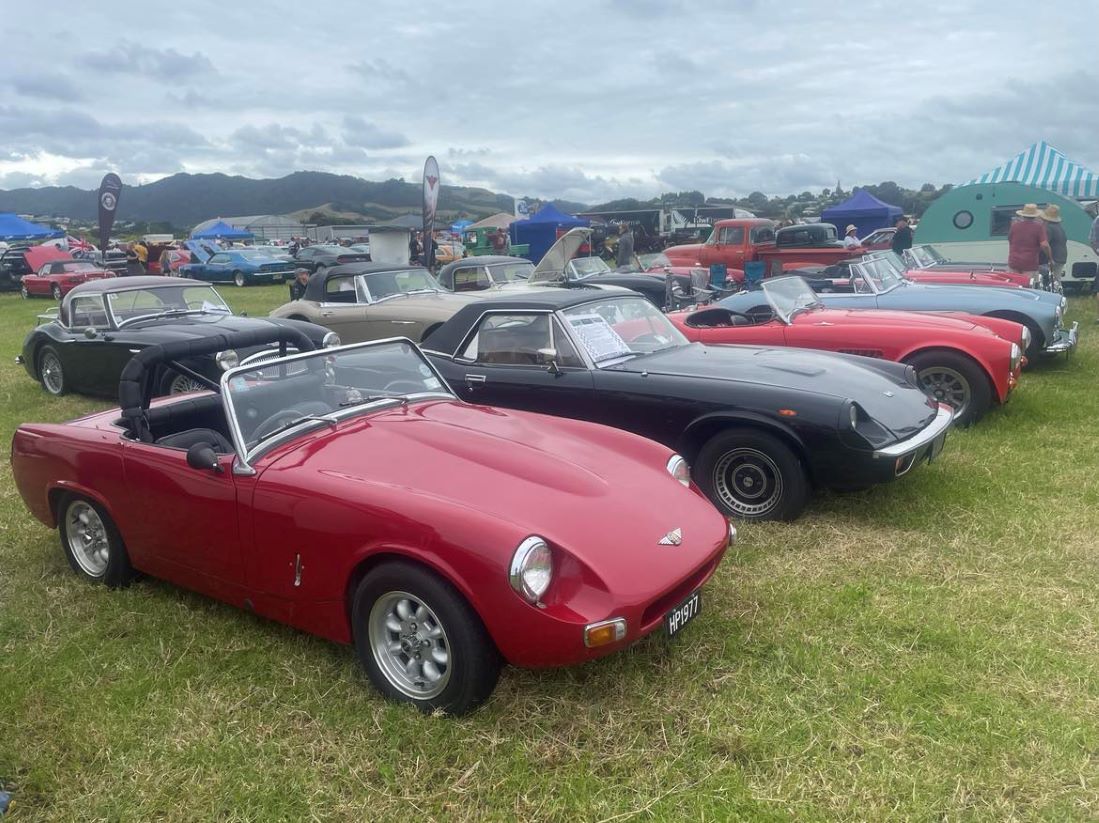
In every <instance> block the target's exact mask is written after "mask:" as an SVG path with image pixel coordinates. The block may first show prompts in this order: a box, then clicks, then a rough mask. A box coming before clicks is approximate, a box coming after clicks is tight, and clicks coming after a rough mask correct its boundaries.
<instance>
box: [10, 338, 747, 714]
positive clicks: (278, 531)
mask: <svg viewBox="0 0 1099 823" xmlns="http://www.w3.org/2000/svg"><path fill="white" fill-rule="evenodd" d="M273 342H279V343H280V344H281V345H282V346H283V349H282V350H283V351H284V352H285V351H286V347H288V346H294V347H296V348H298V349H299V350H300V352H301V353H299V354H291V355H289V356H286V355H283V356H279V355H278V354H277V353H276V354H275V355H274V356H273V357H272V358H271V359H269V360H264V361H261V362H256V363H252V364H249V365H244V366H239V367H237V368H235V369H231V370H229V371H227V372H226V373H225V374H224V375H223V376H222V378H221V382H220V385H219V386H218V387H217V388H218V390H217V391H216V392H201V393H192V394H189V395H182V396H177V397H175V398H170V399H166V400H162V401H156V402H150V397H149V395H150V392H149V385H148V382H149V381H147V380H146V377H147V375H149V374H151V373H153V372H155V371H156V370H157V369H158V368H162V367H165V366H170V364H171V363H172V362H174V360H175V359H176V358H180V357H190V358H193V357H196V356H199V355H208V354H213V353H214V351H215V349H216V350H221V351H225V350H236V349H240V348H243V347H247V346H254V345H259V344H261V343H273ZM119 399H120V405H121V407H122V408H121V409H114V410H111V411H106V412H102V413H99V414H94V415H91V416H88V417H84V418H81V419H79V420H74V421H72V422H69V423H64V424H34V423H26V424H23V425H21V426H20V427H19V429H18V430H17V431H16V433H15V437H14V439H13V443H12V468H13V473H14V476H15V480H16V484H17V485H18V488H19V492H20V494H21V495H22V497H23V500H24V501H25V502H26V505H27V507H28V508H29V509H30V511H31V512H32V513H33V515H34V516H35V517H36V518H38V519H39V520H40V521H42V522H43V523H45V524H46V525H47V526H50V527H57V528H58V529H59V531H60V537H61V546H62V549H63V551H64V552H65V554H66V555H67V557H68V560H69V563H70V564H71V566H72V568H73V569H74V570H75V571H76V572H77V573H78V574H80V575H82V576H83V577H85V578H87V579H89V580H91V581H94V582H101V583H105V584H107V585H108V586H122V585H125V584H126V583H127V582H128V581H129V580H130V579H131V578H132V577H133V575H134V572H136V571H141V572H144V573H146V574H149V575H153V576H155V577H160V578H163V579H165V580H169V581H172V582H174V583H176V584H178V585H181V586H185V587H187V588H190V589H194V590H196V591H200V592H203V593H205V594H208V595H210V596H212V597H215V598H218V599H220V600H223V601H225V602H227V603H231V604H234V605H236V606H239V607H241V608H245V609H249V610H252V611H254V612H256V613H258V614H261V615H264V616H266V617H269V618H272V619H274V620H278V621H280V622H284V623H288V624H290V625H293V626H296V627H297V628H299V629H302V630H304V631H307V632H310V633H313V634H316V635H320V636H322V637H325V638H329V639H331V640H334V641H337V642H342V643H352V644H354V646H355V649H356V651H357V653H358V656H359V659H360V661H361V663H362V665H363V667H364V668H365V670H366V673H367V674H368V676H369V677H370V679H371V681H372V682H373V683H374V684H375V686H377V688H378V689H379V690H380V691H381V692H383V693H384V694H386V695H387V696H389V697H391V698H394V699H396V700H400V701H405V702H409V703H413V704H415V705H416V706H418V707H419V708H421V709H423V710H432V709H443V710H446V711H448V712H451V713H461V712H465V711H469V710H471V709H472V708H474V707H475V706H477V705H478V704H479V703H480V702H481V701H483V700H484V699H485V698H486V697H488V695H489V694H490V693H491V692H492V690H493V687H494V686H495V684H496V680H497V676H498V674H499V670H500V667H501V665H502V663H504V662H507V663H511V664H514V665H518V666H528V667H540V666H557V665H564V664H571V663H579V662H582V661H586V660H590V659H592V658H596V657H599V656H602V655H605V654H608V653H610V652H613V651H615V650H618V649H621V648H623V647H624V646H626V645H628V644H630V643H632V642H634V641H636V640H637V639H638V638H640V637H642V636H644V635H647V634H650V633H651V632H654V631H657V630H663V631H664V632H665V633H666V634H667V635H670V636H671V635H675V634H677V633H678V632H680V631H681V630H682V629H683V627H684V625H686V624H687V623H688V622H690V621H691V620H692V619H693V618H694V617H695V616H697V615H698V613H699V610H700V608H701V604H702V600H701V594H700V590H701V587H702V585H703V584H704V583H705V582H706V581H707V580H708V579H709V578H710V576H711V575H712V574H713V572H714V570H715V569H716V568H717V566H718V564H719V563H720V561H721V558H722V556H723V554H724V552H725V550H726V547H727V546H728V544H729V542H730V540H731V539H732V538H733V537H734V536H735V531H734V530H733V529H732V528H731V527H730V526H729V525H728V523H727V522H726V520H725V519H724V518H723V517H722V516H721V515H720V514H719V513H718V512H717V510H716V509H714V507H713V506H712V505H711V504H710V503H709V502H708V501H707V500H706V499H705V498H704V497H703V496H702V495H701V493H700V492H699V491H698V490H697V489H696V488H694V487H693V486H691V484H690V480H689V478H688V473H687V466H686V464H685V463H684V461H683V460H682V458H680V457H679V456H678V455H676V454H674V453H673V452H672V451H671V450H670V449H668V448H667V447H665V446H661V445H658V444H657V443H654V442H652V441H649V440H645V439H643V438H641V437H638V436H636V435H633V434H628V433H626V432H622V431H619V430H616V429H611V428H606V427H603V426H599V425H595V424H591V423H584V422H578V421H575V420H565V419H559V418H552V417H544V416H542V415H538V414H531V413H526V412H517V411H505V410H502V409H496V408H489V407H485V406H476V405H470V404H467V403H464V402H461V401H460V400H458V399H457V398H456V397H455V395H454V394H453V393H452V392H451V391H450V388H449V387H448V386H447V385H446V383H445V382H444V381H443V380H442V378H441V377H440V376H439V373H438V372H437V371H436V370H435V368H434V367H433V366H432V365H431V364H430V363H429V362H428V361H427V360H426V359H425V357H424V356H423V354H422V353H421V352H420V350H419V349H418V348H417V347H416V346H415V345H414V344H412V343H410V342H409V341H407V340H404V339H394V340H388V341H381V342H377V343H365V344H357V345H352V346H344V347H339V348H327V349H322V350H318V351H315V350H313V345H312V343H311V342H310V340H309V338H308V337H306V336H305V335H304V334H302V333H300V332H299V331H298V330H296V329H291V328H280V329H277V330H264V331H262V332H259V331H257V332H252V333H248V332H245V333H240V334H228V335H224V336H223V339H218V340H212V341H211V340H201V341H195V340H190V341H179V342H170V343H165V344H162V345H158V346H152V347H150V348H147V349H145V350H143V351H141V352H139V353H138V354H136V355H135V356H134V357H133V359H132V360H131V361H130V362H129V364H128V365H127V367H126V369H125V370H124V371H123V374H122V378H121V380H120V383H119Z"/></svg>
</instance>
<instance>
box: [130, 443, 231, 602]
mask: <svg viewBox="0 0 1099 823" xmlns="http://www.w3.org/2000/svg"><path fill="white" fill-rule="evenodd" d="M123 460H124V467H125V472H126V486H127V489H128V491H129V504H130V506H131V507H132V511H133V512H134V516H133V517H132V518H130V519H131V520H132V524H131V526H130V527H129V529H128V533H127V534H126V540H127V541H128V542H131V543H133V544H135V548H137V549H138V550H139V551H140V553H141V554H142V555H145V556H147V557H148V562H147V563H146V564H145V566H147V568H144V569H143V570H145V571H148V572H150V573H151V574H154V575H156V576H158V577H164V578H165V579H168V580H172V581H173V582H177V583H179V584H180V585H182V586H185V587H186V588H190V589H195V590H197V591H202V592H206V593H208V594H210V595H211V596H213V597H217V598H219V599H221V600H226V601H229V602H233V603H238V604H239V601H240V600H241V598H242V595H241V586H242V585H243V583H244V579H243V566H244V564H243V559H242V552H241V538H240V523H239V516H238V504H237V487H236V480H235V478H234V476H233V470H232V456H231V455H220V456H219V462H220V465H221V467H222V471H220V472H214V471H212V470H210V469H196V468H192V467H191V466H188V465H187V452H186V451H184V450H183V449H174V448H168V447H166V446H158V445H156V444H154V443H131V442H127V443H126V444H125V447H124V449H123Z"/></svg>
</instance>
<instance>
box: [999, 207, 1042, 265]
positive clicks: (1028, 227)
mask: <svg viewBox="0 0 1099 823" xmlns="http://www.w3.org/2000/svg"><path fill="white" fill-rule="evenodd" d="M1015 214H1016V215H1017V216H1018V217H1019V219H1018V220H1015V221H1013V222H1012V224H1011V228H1010V229H1008V232H1007V267H1008V268H1009V269H1011V270H1012V271H1013V272H1015V273H1016V274H1027V275H1030V276H1031V277H1033V276H1034V275H1036V274H1037V273H1038V254H1039V252H1045V254H1046V257H1047V258H1052V257H1053V255H1052V254H1051V253H1050V249H1049V239H1048V238H1047V237H1046V227H1045V224H1044V223H1043V222H1042V221H1041V220H1039V219H1038V216H1039V215H1040V214H1041V212H1040V211H1038V205H1037V204H1036V203H1027V204H1026V205H1025V206H1023V207H1022V208H1021V209H1019V210H1018V211H1017V212H1015Z"/></svg>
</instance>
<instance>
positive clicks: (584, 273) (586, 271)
mask: <svg viewBox="0 0 1099 823" xmlns="http://www.w3.org/2000/svg"><path fill="white" fill-rule="evenodd" d="M567 269H568V272H569V279H570V280H582V279H583V278H585V277H591V276H592V275H593V274H606V273H607V272H609V271H610V270H611V267H610V266H608V265H607V261H606V260H604V259H603V258H602V257H576V258H574V259H572V260H570V261H569V264H568V266H567Z"/></svg>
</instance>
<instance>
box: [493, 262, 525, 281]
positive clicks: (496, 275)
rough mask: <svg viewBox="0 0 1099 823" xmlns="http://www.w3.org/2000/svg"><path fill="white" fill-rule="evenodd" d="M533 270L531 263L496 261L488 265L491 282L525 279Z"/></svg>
mask: <svg viewBox="0 0 1099 823" xmlns="http://www.w3.org/2000/svg"><path fill="white" fill-rule="evenodd" d="M533 271H534V264H533V263H497V264H495V265H493V266H489V267H488V274H489V277H491V278H492V282H493V283H514V282H516V281H518V280H527V279H529V278H530V275H531V272H533Z"/></svg>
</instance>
